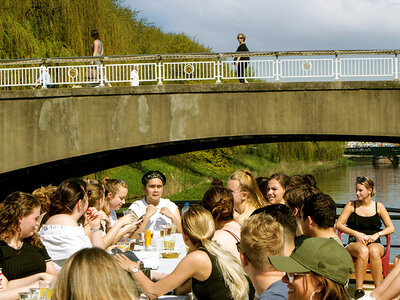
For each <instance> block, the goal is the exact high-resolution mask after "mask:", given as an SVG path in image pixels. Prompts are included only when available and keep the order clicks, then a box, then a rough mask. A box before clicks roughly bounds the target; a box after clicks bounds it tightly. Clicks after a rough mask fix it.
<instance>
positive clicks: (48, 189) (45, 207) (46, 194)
mask: <svg viewBox="0 0 400 300" xmlns="http://www.w3.org/2000/svg"><path fill="white" fill-rule="evenodd" d="M56 190H57V187H56V186H54V185H51V184H49V185H47V186H41V187H40V188H37V189H36V190H34V191H33V192H32V196H33V197H35V198H36V199H39V201H40V212H41V213H44V212H49V211H50V203H51V194H52V193H54V192H55V191H56Z"/></svg>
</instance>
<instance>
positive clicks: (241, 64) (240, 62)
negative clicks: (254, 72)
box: [234, 33, 250, 83]
mask: <svg viewBox="0 0 400 300" xmlns="http://www.w3.org/2000/svg"><path fill="white" fill-rule="evenodd" d="M237 40H238V42H239V47H238V48H237V50H236V52H249V49H248V48H247V46H246V44H245V43H244V41H245V40H246V36H245V35H244V34H243V33H239V34H238V35H237ZM249 60H250V57H248V56H237V57H235V58H234V61H236V63H235V65H236V68H237V76H238V77H239V82H240V83H245V82H246V83H247V80H246V79H245V78H244V77H245V71H246V68H247V65H248V63H249V62H248V61H249Z"/></svg>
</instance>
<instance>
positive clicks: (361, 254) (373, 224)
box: [336, 177, 394, 299]
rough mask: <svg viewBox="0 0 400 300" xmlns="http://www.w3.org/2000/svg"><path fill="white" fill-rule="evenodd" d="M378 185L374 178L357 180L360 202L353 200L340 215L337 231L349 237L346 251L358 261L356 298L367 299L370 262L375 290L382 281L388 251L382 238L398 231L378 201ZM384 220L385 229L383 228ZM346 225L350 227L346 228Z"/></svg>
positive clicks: (356, 267)
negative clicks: (384, 259)
mask: <svg viewBox="0 0 400 300" xmlns="http://www.w3.org/2000/svg"><path fill="white" fill-rule="evenodd" d="M375 192H376V191H375V184H374V182H373V181H372V179H371V178H368V177H357V178H356V195H357V200H356V201H350V202H348V203H347V204H346V206H345V207H344V209H343V211H342V213H341V214H340V216H339V218H338V220H337V222H336V228H337V229H338V230H340V231H341V232H344V233H346V234H348V235H349V243H348V245H347V246H346V249H347V250H348V251H349V253H350V254H351V256H353V257H354V258H355V260H356V264H355V271H356V292H355V295H354V298H356V299H358V298H361V297H362V296H364V294H365V292H364V291H363V290H362V288H363V283H364V278H365V274H366V270H367V264H368V261H369V262H370V265H371V274H372V277H373V279H374V283H375V287H378V286H379V285H380V284H381V282H382V261H381V257H382V256H383V254H384V248H383V246H382V245H381V244H380V237H381V236H384V235H387V234H391V233H393V232H394V226H393V223H392V220H391V219H390V217H389V214H388V212H387V210H386V208H385V206H384V205H383V204H382V203H380V202H375V201H373V200H372V197H373V196H374V195H375ZM382 221H383V223H384V225H385V228H383V229H382ZM345 224H346V225H345Z"/></svg>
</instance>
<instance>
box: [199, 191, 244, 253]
mask: <svg viewBox="0 0 400 300" xmlns="http://www.w3.org/2000/svg"><path fill="white" fill-rule="evenodd" d="M200 205H201V206H203V207H204V208H205V209H207V210H208V211H209V212H211V214H212V216H213V218H214V221H215V233H214V236H213V238H212V239H213V241H216V242H217V243H218V244H220V245H221V246H222V247H223V248H224V249H225V250H227V251H229V252H230V253H231V254H232V255H233V256H235V257H236V258H237V259H238V261H240V254H239V252H238V250H237V247H236V243H237V242H239V241H240V224H239V223H237V222H236V221H234V220H233V211H234V208H233V195H232V193H231V192H230V191H228V190H227V189H226V188H224V187H222V186H212V187H210V188H209V189H208V190H207V191H206V192H205V193H204V196H203V199H202V200H201V202H200Z"/></svg>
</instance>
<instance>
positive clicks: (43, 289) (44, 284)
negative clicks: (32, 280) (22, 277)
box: [39, 280, 50, 300]
mask: <svg viewBox="0 0 400 300" xmlns="http://www.w3.org/2000/svg"><path fill="white" fill-rule="evenodd" d="M49 287H50V282H48V281H47V280H39V289H40V299H41V300H46V299H47V292H48V289H49Z"/></svg>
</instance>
